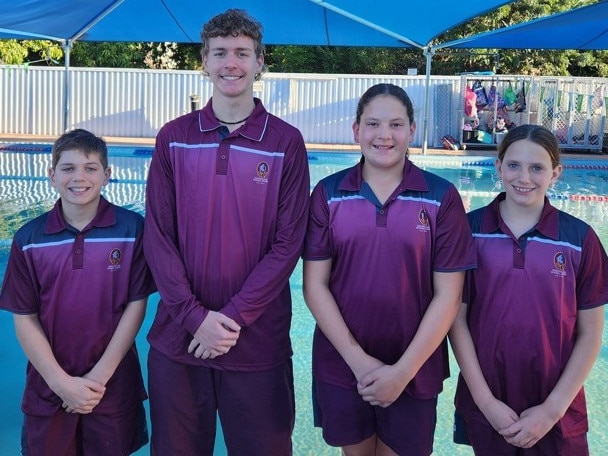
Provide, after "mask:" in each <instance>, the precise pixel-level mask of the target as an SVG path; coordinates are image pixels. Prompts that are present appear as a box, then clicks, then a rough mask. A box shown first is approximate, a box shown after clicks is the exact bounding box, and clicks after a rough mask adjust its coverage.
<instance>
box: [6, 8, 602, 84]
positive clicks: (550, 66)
mask: <svg viewBox="0 0 608 456" xmlns="http://www.w3.org/2000/svg"><path fill="white" fill-rule="evenodd" d="M589 3H594V1H590V0H587V1H585V0H540V1H537V0H519V1H517V2H514V3H511V4H509V5H506V6H504V7H502V8H499V9H498V10H495V11H493V12H491V13H488V14H485V15H482V16H479V17H477V18H475V19H474V20H471V21H468V22H466V23H464V24H461V25H460V26H458V27H455V28H454V29H452V30H449V31H447V32H446V33H444V34H443V35H441V36H440V37H438V39H437V40H435V42H434V43H432V44H438V43H442V42H447V41H452V40H455V39H458V38H462V37H465V36H469V35H473V34H478V33H482V32H485V31H488V30H494V29H497V28H501V27H505V26H509V25H513V24H517V23H520V22H525V21H528V20H531V19H535V18H537V17H541V16H545V15H548V14H554V13H557V12H560V11H565V10H567V9H572V8H577V7H580V6H583V5H585V4H589ZM573 33H576V32H575V30H573ZM0 63H6V64H32V65H35V64H37V65H53V64H59V65H63V49H62V48H61V45H60V44H59V43H55V42H51V41H30V40H28V41H16V40H0ZM266 63H267V65H268V67H269V69H270V71H272V72H282V73H333V74H407V71H408V69H409V68H416V69H417V70H418V73H419V74H423V73H424V72H425V65H426V59H425V57H424V55H423V54H422V52H421V51H420V50H418V49H410V48H372V47H336V46H267V55H266ZM70 64H71V65H72V66H80V67H109V68H160V69H188V70H199V69H200V68H201V58H200V45H192V44H181V43H180V44H176V43H96V42H95V43H94V42H76V43H74V46H73V49H72V52H71V60H70ZM480 70H484V71H487V70H492V71H495V72H497V73H505V74H531V75H537V74H543V75H554V76H567V75H572V76H596V77H608V51H575V50H568V51H555V50H553V51H543V50H536V49H526V50H509V49H501V50H497V49H475V50H458V49H442V50H440V51H438V52H437V53H436V54H435V55H434V56H433V60H432V72H433V74H437V75H453V74H459V73H463V72H470V71H480Z"/></svg>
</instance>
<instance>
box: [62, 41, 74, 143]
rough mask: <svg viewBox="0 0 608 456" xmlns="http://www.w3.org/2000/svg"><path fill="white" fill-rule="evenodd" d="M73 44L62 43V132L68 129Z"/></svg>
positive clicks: (69, 42) (70, 42) (68, 42)
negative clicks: (63, 68) (63, 66)
mask: <svg viewBox="0 0 608 456" xmlns="http://www.w3.org/2000/svg"><path fill="white" fill-rule="evenodd" d="M73 45H74V43H73V42H72V40H67V41H64V42H63V46H62V47H63V54H64V60H65V71H64V72H63V132H64V133H65V132H66V131H68V128H69V127H70V98H71V97H70V90H71V87H70V86H71V84H70V52H71V51H72V46H73Z"/></svg>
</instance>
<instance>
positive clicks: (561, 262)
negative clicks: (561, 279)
mask: <svg viewBox="0 0 608 456" xmlns="http://www.w3.org/2000/svg"><path fill="white" fill-rule="evenodd" d="M553 265H554V266H555V269H557V270H559V271H562V272H563V271H564V269H566V256H565V255H564V254H563V252H557V253H556V254H555V256H554V257H553Z"/></svg>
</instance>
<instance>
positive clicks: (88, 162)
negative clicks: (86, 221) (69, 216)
mask: <svg viewBox="0 0 608 456" xmlns="http://www.w3.org/2000/svg"><path fill="white" fill-rule="evenodd" d="M110 173H111V171H110V168H104V166H103V165H102V163H101V160H100V154H99V153H97V152H91V153H89V154H88V156H87V155H86V154H85V153H84V152H81V151H80V150H76V149H68V150H64V151H63V152H61V156H60V157H59V160H58V161H57V164H56V165H55V167H54V168H51V169H49V179H50V180H51V185H52V186H53V188H55V189H56V190H57V192H59V195H60V196H61V203H62V207H63V211H64V213H73V212H78V213H80V214H82V213H86V212H90V213H92V215H94V214H95V213H96V211H97V206H98V204H99V195H100V194H101V190H102V188H103V187H104V186H106V185H107V184H108V181H109V179H110Z"/></svg>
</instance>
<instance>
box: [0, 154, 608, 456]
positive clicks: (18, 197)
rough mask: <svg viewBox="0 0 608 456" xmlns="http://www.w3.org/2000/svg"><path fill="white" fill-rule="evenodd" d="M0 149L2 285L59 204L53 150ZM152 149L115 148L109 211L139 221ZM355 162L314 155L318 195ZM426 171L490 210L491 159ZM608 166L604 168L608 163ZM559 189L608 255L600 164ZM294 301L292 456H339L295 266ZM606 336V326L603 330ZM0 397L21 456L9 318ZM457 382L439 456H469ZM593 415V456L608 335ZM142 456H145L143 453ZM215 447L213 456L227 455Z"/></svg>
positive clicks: (7, 317)
mask: <svg viewBox="0 0 608 456" xmlns="http://www.w3.org/2000/svg"><path fill="white" fill-rule="evenodd" d="M4 149H5V150H3V147H2V145H0V276H3V275H4V269H5V267H6V261H7V256H8V251H9V247H10V242H11V239H12V235H13V233H14V231H15V230H16V229H17V228H19V227H20V226H21V225H22V224H23V223H24V222H25V221H26V220H29V219H30V218H32V217H34V216H35V215H37V214H39V213H41V212H42V211H44V210H48V208H50V206H51V205H52V204H53V203H54V201H55V199H56V197H57V196H56V194H55V192H54V190H53V189H51V188H50V186H49V184H48V182H47V179H46V174H47V169H48V166H49V162H50V154H49V150H50V149H49V146H48V145H18V146H11V150H6V149H7V148H6V147H4ZM150 153H151V151H150V149H146V148H126V147H110V165H111V167H112V170H113V172H112V180H111V183H110V185H109V186H108V187H107V190H106V192H105V195H106V196H107V198H108V199H109V200H110V201H113V202H115V203H116V204H120V205H123V206H125V207H128V208H130V209H133V210H136V211H139V212H142V213H143V210H144V189H145V178H146V175H147V171H148V164H149V160H150ZM358 159H359V154H354V153H325V152H321V153H310V154H309V163H310V170H311V180H312V183H313V185H314V183H316V182H317V181H318V180H319V179H321V178H322V177H324V176H326V175H328V174H330V173H333V172H335V171H338V170H340V169H343V168H345V167H347V166H351V165H353V164H355V163H356V162H357V161H358ZM412 160H413V161H414V162H415V163H416V164H418V165H419V166H420V167H422V168H424V169H428V170H430V171H433V172H436V173H437V174H440V175H442V176H444V177H446V178H447V179H449V180H451V181H452V182H454V184H455V185H456V186H457V187H458V188H459V190H460V192H461V194H462V196H463V199H464V200H465V202H466V203H467V204H468V205H469V207H470V208H471V209H473V208H476V207H479V206H481V205H484V204H487V203H488V202H489V201H490V200H491V199H492V198H493V197H494V195H495V194H496V191H497V187H496V176H495V173H494V170H493V167H492V164H493V161H494V159H493V158H492V157H490V156H488V157H437V156H417V155H414V156H412ZM607 164H608V162H607ZM565 165H566V170H565V172H564V175H563V177H562V179H561V180H560V181H559V182H558V183H557V184H556V185H555V187H554V188H553V189H552V190H551V193H550V197H551V200H552V203H553V204H554V205H555V206H557V207H558V208H560V209H563V210H565V211H567V212H570V213H572V214H574V215H576V216H578V217H581V218H583V219H584V220H586V221H588V222H589V223H591V224H592V225H593V226H594V228H595V229H596V231H597V232H598V234H599V236H600V238H601V239H602V242H603V243H604V246H606V247H608V224H607V223H606V220H607V219H608V173H607V172H606V170H608V166H606V164H604V163H602V162H599V161H597V160H584V159H580V160H572V159H568V160H566V161H565ZM291 288H292V292H293V301H294V303H293V304H294V305H293V325H292V338H293V345H294V352H295V354H294V372H295V378H296V407H297V416H296V428H295V431H294V454H295V455H296V456H304V455H310V456H324V455H328V456H329V455H332V456H333V455H338V454H339V451H338V450H336V449H333V448H329V447H327V446H326V445H325V444H324V442H323V440H322V438H321V434H320V431H319V430H318V429H315V428H313V425H312V413H311V402H310V393H309V392H310V378H311V377H310V356H311V337H312V331H313V327H314V321H313V319H312V317H311V315H310V313H309V311H308V309H307V308H306V305H305V304H304V301H303V298H302V269H301V263H299V264H298V266H297V268H296V270H295V271H294V273H293V275H292V278H291ZM157 299H158V298H157V296H156V295H155V296H153V297H152V298H151V299H150V303H149V306H148V313H147V316H146V319H145V321H144V325H143V328H142V330H141V331H140V333H139V335H138V337H137V344H138V348H139V350H140V354H141V359H142V361H143V362H142V364H143V366H142V368H143V369H144V371H145V368H146V366H145V359H146V355H147V348H148V344H147V342H146V340H145V335H146V333H147V331H148V329H149V327H150V325H151V322H152V319H153V316H154V312H155V306H156V303H157ZM607 326H608V325H607ZM0 331H1V333H2V334H3V343H2V344H0V366H1V367H0V369H1V374H0V390H1V391H3V392H4V393H5V394H4V404H3V407H2V410H1V411H0V422H2V423H4V425H3V426H0V455H2V456H4V455H16V454H19V452H20V444H19V438H20V437H19V436H20V428H21V418H22V417H21V412H20V408H19V407H20V401H21V393H22V388H23V380H24V376H25V374H24V372H25V358H24V356H23V354H22V352H21V349H20V347H19V345H18V343H17V341H16V339H15V336H14V330H13V324H12V316H11V314H9V313H8V312H0ZM451 365H452V377H451V378H450V379H448V380H447V381H446V382H445V390H444V393H443V394H442V395H440V398H439V408H438V423H437V432H436V437H435V452H434V454H435V455H441V456H455V455H471V454H472V451H470V449H468V448H467V447H463V446H460V445H458V446H457V445H455V444H453V443H452V442H451V425H452V413H453V407H452V397H453V392H454V387H455V377H456V375H455V374H456V372H458V370H457V367H456V364H455V363H454V361H453V360H452V363H451ZM586 391H587V397H588V402H589V403H588V407H589V415H590V428H591V429H590V432H589V441H590V447H591V454H594V455H595V454H598V455H599V454H602V453H603V452H604V451H605V448H608V435H607V434H608V433H606V432H605V430H606V423H607V422H608V394H607V392H608V330H605V331H604V339H603V345H602V350H601V353H600V357H599V359H598V361H597V362H596V364H595V366H594V369H593V371H592V373H591V376H590V378H589V380H588V381H587V384H586ZM137 454H138V455H142V456H143V455H146V454H148V448H144V449H142V450H141V451H139V452H138V453H137ZM225 454H226V452H225V450H224V449H223V448H222V445H221V444H219V445H218V449H217V451H216V455H218V456H219V455H225Z"/></svg>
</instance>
